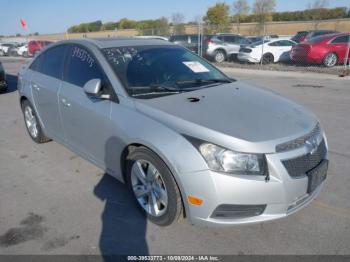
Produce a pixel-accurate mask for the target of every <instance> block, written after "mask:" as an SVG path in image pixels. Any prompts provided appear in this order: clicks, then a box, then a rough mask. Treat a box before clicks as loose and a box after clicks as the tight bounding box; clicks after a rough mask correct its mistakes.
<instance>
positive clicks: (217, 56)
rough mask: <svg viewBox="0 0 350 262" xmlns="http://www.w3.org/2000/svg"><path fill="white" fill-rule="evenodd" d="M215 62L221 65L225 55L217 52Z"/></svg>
mask: <svg viewBox="0 0 350 262" xmlns="http://www.w3.org/2000/svg"><path fill="white" fill-rule="evenodd" d="M215 61H216V62H217V63H222V62H224V61H225V55H224V53H223V52H217V53H216V55H215Z"/></svg>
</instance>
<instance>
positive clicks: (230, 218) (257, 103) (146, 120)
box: [18, 38, 328, 226]
mask: <svg viewBox="0 0 350 262" xmlns="http://www.w3.org/2000/svg"><path fill="white" fill-rule="evenodd" d="M19 79H20V81H19V85H18V91H19V97H20V104H21V108H22V110H23V115H24V120H25V125H26V127H27V130H28V133H29V135H30V137H31V138H32V139H33V140H34V141H35V142H37V143H43V142H48V141H50V139H53V140H55V141H57V142H59V143H62V144H64V145H65V146H66V147H68V148H69V149H71V150H72V151H74V152H75V153H77V154H78V155H80V156H82V157H83V158H85V159H87V160H89V161H91V162H92V163H94V164H96V165H97V166H99V167H100V168H102V169H103V170H105V172H106V173H108V174H110V175H112V176H114V177H116V178H117V179H119V180H120V181H123V182H126V184H127V186H128V188H129V190H130V192H131V194H132V195H133V197H134V199H135V202H136V203H137V205H138V206H139V207H140V209H141V210H142V211H143V212H144V213H145V214H146V215H147V217H148V218H149V219H150V220H151V221H152V222H154V223H156V224H158V225H162V226H165V225H169V224H171V223H172V222H173V221H175V220H176V219H177V218H178V217H179V216H180V215H181V214H182V212H183V211H184V212H183V213H184V214H185V215H186V217H187V218H188V219H189V220H190V222H191V223H194V224H211V225H219V224H220V225H226V226H227V225H234V224H247V223H254V222H262V221H267V220H273V219H277V218H283V217H285V216H287V215H289V214H292V213H294V212H296V211H298V210H300V209H302V208H303V207H305V206H306V205H307V204H308V203H310V202H311V201H312V200H313V199H314V198H315V197H316V196H317V195H318V193H319V192H320V190H321V188H322V184H323V181H324V180H325V178H326V175H327V168H328V160H327V159H328V158H327V140H326V137H325V134H324V131H323V130H322V128H321V126H320V124H319V122H318V120H317V119H316V118H315V116H314V114H312V113H310V112H309V111H308V110H306V109H305V108H304V107H302V106H301V105H298V104H296V103H294V102H291V101H289V100H287V99H286V98H283V97H282V96H280V95H278V94H275V93H273V92H270V91H268V90H266V89H261V88H258V87H254V86H250V85H249V84H247V83H243V82H240V81H236V80H233V79H230V78H229V77H227V76H226V75H224V74H223V73H222V72H220V71H219V70H218V69H216V68H215V67H214V66H213V65H211V64H210V63H209V62H207V61H206V60H205V59H203V58H201V57H199V56H197V55H195V54H193V53H192V52H190V51H189V50H187V49H185V48H183V47H181V46H178V45H174V44H172V43H169V42H165V41H163V40H147V41H145V40H142V39H135V38H131V39H130V40H126V39H123V40H121V39H110V40H92V39H89V40H86V39H85V40H66V41H61V42H59V43H55V44H52V45H51V46H50V47H48V48H46V49H45V50H44V51H43V52H41V53H39V54H38V55H37V56H36V57H35V58H34V59H33V61H31V62H30V63H29V65H28V66H27V67H26V68H24V69H22V70H21V71H20V73H19ZM47 172H50V171H49V170H47ZM57 179H60V177H59V176H57ZM62 190H63V191H62V193H63V194H64V189H62Z"/></svg>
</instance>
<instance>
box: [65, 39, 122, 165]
mask: <svg viewBox="0 0 350 262" xmlns="http://www.w3.org/2000/svg"><path fill="white" fill-rule="evenodd" d="M67 59H68V61H67V68H66V70H65V73H64V81H63V83H62V87H61V89H60V92H59V104H60V109H61V116H62V122H63V127H64V133H65V140H66V144H67V145H68V146H69V147H71V149H72V150H73V151H76V152H77V153H79V154H81V155H82V156H84V157H85V158H88V159H89V160H91V161H92V162H94V163H95V164H97V165H98V166H100V167H102V168H104V167H105V151H106V149H105V147H106V143H107V141H108V139H110V137H112V136H113V135H115V134H114V132H113V129H114V127H113V126H112V123H111V121H110V116H111V109H112V106H116V104H115V102H112V101H111V100H106V99H98V98H93V97H89V96H88V95H87V94H86V93H85V92H84V89H83V86H84V85H85V83H86V82H88V81H89V80H91V79H101V81H102V83H103V85H104V87H105V88H112V87H111V86H110V85H109V81H108V79H107V77H106V76H105V74H104V73H103V70H102V68H101V67H100V65H99V64H98V62H97V60H96V58H95V57H94V56H93V55H92V53H91V52H90V51H89V50H87V49H85V48H84V47H81V46H78V45H77V46H75V45H73V46H71V48H70V50H69V51H68V56H67Z"/></svg>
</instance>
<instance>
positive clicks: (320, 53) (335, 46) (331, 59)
mask: <svg viewBox="0 0 350 262" xmlns="http://www.w3.org/2000/svg"><path fill="white" fill-rule="evenodd" d="M349 38H350V33H338V34H331V35H323V36H319V37H315V38H312V39H310V40H309V41H307V42H305V43H302V44H298V45H296V46H293V48H292V51H291V53H290V57H291V59H292V60H293V61H295V62H299V63H312V64H323V65H324V66H326V67H332V66H335V65H337V64H342V63H344V62H345V57H346V56H347V61H348V62H349V59H350V52H349V47H350V39H349Z"/></svg>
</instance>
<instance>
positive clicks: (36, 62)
mask: <svg viewBox="0 0 350 262" xmlns="http://www.w3.org/2000/svg"><path fill="white" fill-rule="evenodd" d="M43 57H44V55H43V54H40V55H39V56H37V57H36V58H35V60H34V61H33V63H32V64H31V65H30V67H29V68H30V69H31V70H33V71H36V72H39V73H41V68H42V61H43Z"/></svg>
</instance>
